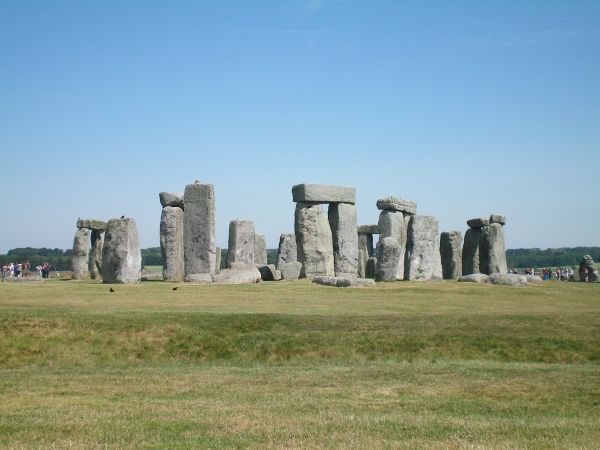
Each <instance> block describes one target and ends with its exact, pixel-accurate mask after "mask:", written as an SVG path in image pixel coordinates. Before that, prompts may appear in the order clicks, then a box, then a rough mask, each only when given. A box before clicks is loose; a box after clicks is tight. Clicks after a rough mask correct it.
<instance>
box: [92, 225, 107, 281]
mask: <svg viewBox="0 0 600 450" xmlns="http://www.w3.org/2000/svg"><path fill="white" fill-rule="evenodd" d="M103 234H104V231H100V230H92V236H91V241H92V247H91V254H90V267H89V271H90V277H91V278H92V280H95V279H96V278H98V276H99V275H100V273H101V272H102V244H103V239H102V235H103Z"/></svg>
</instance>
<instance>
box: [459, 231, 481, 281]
mask: <svg viewBox="0 0 600 450" xmlns="http://www.w3.org/2000/svg"><path fill="white" fill-rule="evenodd" d="M481 233H482V231H481V228H469V229H468V230H467V232H466V233H465V241H464V243H463V250H462V274H463V275H471V274H472V273H481V270H480V269H479V240H480V238H481Z"/></svg>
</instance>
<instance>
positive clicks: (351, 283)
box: [312, 276, 375, 287]
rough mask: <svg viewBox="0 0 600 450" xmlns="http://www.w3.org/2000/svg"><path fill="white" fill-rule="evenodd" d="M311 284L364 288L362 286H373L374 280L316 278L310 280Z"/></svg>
mask: <svg viewBox="0 0 600 450" xmlns="http://www.w3.org/2000/svg"><path fill="white" fill-rule="evenodd" d="M312 282H313V283H316V284H321V285H323V286H333V287H364V286H375V280H372V279H370V278H356V277H353V278H352V277H325V276H317V277H313V278H312Z"/></svg>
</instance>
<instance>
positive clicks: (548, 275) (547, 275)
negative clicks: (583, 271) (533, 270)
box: [542, 267, 575, 281]
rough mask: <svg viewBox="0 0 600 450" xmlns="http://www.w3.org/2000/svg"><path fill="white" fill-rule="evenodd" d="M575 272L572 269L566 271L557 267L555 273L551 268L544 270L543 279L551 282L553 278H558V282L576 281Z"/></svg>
mask: <svg viewBox="0 0 600 450" xmlns="http://www.w3.org/2000/svg"><path fill="white" fill-rule="evenodd" d="M574 273H575V272H573V269H571V268H570V267H569V268H567V269H564V268H562V267H557V268H556V269H555V270H554V271H553V270H552V269H550V268H547V269H544V270H542V279H544V280H550V279H552V277H553V276H554V277H556V281H575V277H574V276H573V274H574Z"/></svg>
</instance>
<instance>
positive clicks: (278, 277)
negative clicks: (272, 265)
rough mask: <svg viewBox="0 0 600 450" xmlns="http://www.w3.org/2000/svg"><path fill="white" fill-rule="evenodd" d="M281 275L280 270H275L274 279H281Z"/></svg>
mask: <svg viewBox="0 0 600 450" xmlns="http://www.w3.org/2000/svg"><path fill="white" fill-rule="evenodd" d="M282 278H283V276H282V275H281V270H275V281H281V280H282Z"/></svg>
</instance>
